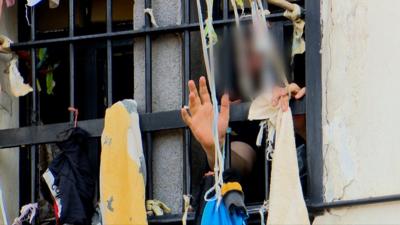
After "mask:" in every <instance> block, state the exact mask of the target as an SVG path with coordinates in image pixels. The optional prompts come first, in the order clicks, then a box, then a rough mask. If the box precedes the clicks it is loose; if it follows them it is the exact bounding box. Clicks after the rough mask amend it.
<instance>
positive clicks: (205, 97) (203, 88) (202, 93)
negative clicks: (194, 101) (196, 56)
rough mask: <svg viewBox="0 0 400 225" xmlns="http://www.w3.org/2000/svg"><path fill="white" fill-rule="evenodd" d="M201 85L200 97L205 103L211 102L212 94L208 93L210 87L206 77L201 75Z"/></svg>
mask: <svg viewBox="0 0 400 225" xmlns="http://www.w3.org/2000/svg"><path fill="white" fill-rule="evenodd" d="M199 86H200V99H201V102H202V103H203V104H204V103H208V102H211V100H210V94H209V93H208V89H207V82H206V78H205V77H204V76H201V77H200V80H199Z"/></svg>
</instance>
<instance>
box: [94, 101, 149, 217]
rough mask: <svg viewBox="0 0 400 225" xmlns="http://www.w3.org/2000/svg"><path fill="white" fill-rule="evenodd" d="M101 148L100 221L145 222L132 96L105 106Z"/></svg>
mask: <svg viewBox="0 0 400 225" xmlns="http://www.w3.org/2000/svg"><path fill="white" fill-rule="evenodd" d="M101 148H102V152H101V165H100V200H101V213H102V217H103V224H126V225H127V224H134V225H146V224H147V216H146V215H147V214H146V208H145V184H146V164H145V159H144V155H143V149H142V138H141V133H140V128H139V115H138V113H137V104H136V102H135V101H134V100H124V101H120V102H117V103H115V104H114V105H112V106H111V107H110V108H108V109H107V111H106V116H105V120H104V130H103V134H102V136H101Z"/></svg>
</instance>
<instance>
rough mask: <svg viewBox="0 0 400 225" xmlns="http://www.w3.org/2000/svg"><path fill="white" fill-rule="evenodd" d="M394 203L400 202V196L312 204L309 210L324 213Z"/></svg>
mask: <svg viewBox="0 0 400 225" xmlns="http://www.w3.org/2000/svg"><path fill="white" fill-rule="evenodd" d="M393 201H400V194H395V195H384V196H378V197H369V198H360V199H352V200H339V201H333V202H324V203H317V204H310V205H309V207H308V208H309V210H310V211H322V210H326V209H333V208H341V207H349V206H359V205H368V204H378V203H385V202H393Z"/></svg>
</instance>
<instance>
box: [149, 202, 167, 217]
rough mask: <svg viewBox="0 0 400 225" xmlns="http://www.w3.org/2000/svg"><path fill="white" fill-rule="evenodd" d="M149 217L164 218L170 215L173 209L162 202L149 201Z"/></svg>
mask: <svg viewBox="0 0 400 225" xmlns="http://www.w3.org/2000/svg"><path fill="white" fill-rule="evenodd" d="M146 210H147V215H155V216H163V215H165V214H170V213H171V209H170V208H169V207H168V206H167V205H166V204H165V203H164V202H161V201H160V200H147V201H146Z"/></svg>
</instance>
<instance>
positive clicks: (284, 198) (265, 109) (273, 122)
mask: <svg viewBox="0 0 400 225" xmlns="http://www.w3.org/2000/svg"><path fill="white" fill-rule="evenodd" d="M248 118H249V120H268V129H269V131H271V130H272V128H274V130H275V149H274V152H273V157H272V169H271V182H270V183H271V185H270V193H269V205H268V218H267V224H271V225H272V224H282V225H285V224H310V221H309V217H308V212H307V207H306V204H305V201H304V197H303V192H302V188H301V183H300V177H299V168H298V162H297V153H296V146H295V138H294V128H293V118H292V112H291V110H290V108H289V110H288V111H286V112H283V111H282V110H281V109H280V107H279V106H276V107H274V106H272V104H271V96H270V95H268V94H264V95H261V96H259V97H257V98H256V99H255V100H254V101H253V102H252V103H251V106H250V110H249V116H248Z"/></svg>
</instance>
